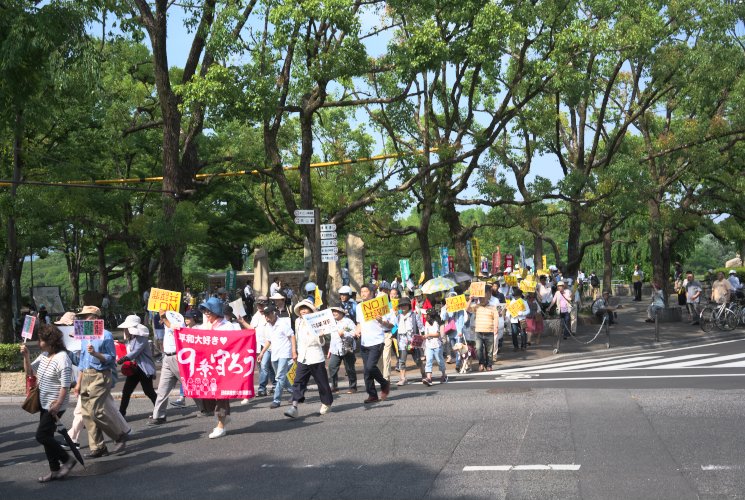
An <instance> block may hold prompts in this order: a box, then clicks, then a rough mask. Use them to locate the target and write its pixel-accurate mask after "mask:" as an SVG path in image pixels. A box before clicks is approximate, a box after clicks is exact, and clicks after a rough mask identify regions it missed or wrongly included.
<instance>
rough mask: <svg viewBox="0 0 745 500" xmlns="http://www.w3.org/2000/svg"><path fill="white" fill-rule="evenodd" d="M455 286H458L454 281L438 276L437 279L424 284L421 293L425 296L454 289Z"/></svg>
mask: <svg viewBox="0 0 745 500" xmlns="http://www.w3.org/2000/svg"><path fill="white" fill-rule="evenodd" d="M457 285H458V284H457V283H456V282H455V281H453V280H450V279H447V278H444V277H442V276H440V277H439V278H434V279H431V280H429V281H428V282H426V283H425V284H424V286H422V292H424V293H426V294H430V293H437V292H444V291H446V290H450V289H451V288H454V287H456V286H457Z"/></svg>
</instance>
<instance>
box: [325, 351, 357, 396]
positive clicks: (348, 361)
mask: <svg viewBox="0 0 745 500" xmlns="http://www.w3.org/2000/svg"><path fill="white" fill-rule="evenodd" d="M342 361H344V370H345V371H346V372H347V379H348V380H349V388H350V389H357V372H355V371H354V364H355V362H356V361H357V358H356V357H355V355H354V353H353V352H350V353H349V354H346V355H344V356H338V355H336V354H332V355H331V356H330V357H329V377H330V378H331V387H332V388H333V389H334V390H336V389H338V388H339V367H340V366H341V363H342Z"/></svg>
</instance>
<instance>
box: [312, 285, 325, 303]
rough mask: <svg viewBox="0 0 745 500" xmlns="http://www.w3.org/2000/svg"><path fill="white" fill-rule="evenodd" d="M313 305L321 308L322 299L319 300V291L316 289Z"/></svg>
mask: <svg viewBox="0 0 745 500" xmlns="http://www.w3.org/2000/svg"><path fill="white" fill-rule="evenodd" d="M313 305H314V306H316V307H321V306H322V305H323V299H322V298H321V290H319V289H318V287H316V293H315V295H313Z"/></svg>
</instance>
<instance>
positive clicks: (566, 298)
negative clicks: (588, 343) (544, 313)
mask: <svg viewBox="0 0 745 500" xmlns="http://www.w3.org/2000/svg"><path fill="white" fill-rule="evenodd" d="M593 274H595V273H593ZM590 279H592V277H591V278H590ZM556 288H557V290H556V293H555V294H554V298H553V299H552V300H551V303H550V304H549V306H548V307H549V309H550V308H552V307H553V306H554V304H555V305H556V307H557V308H558V310H559V318H561V324H562V335H563V337H564V339H567V338H568V337H569V335H570V334H571V333H572V327H571V313H572V292H570V291H569V290H567V289H566V286H565V284H564V282H563V281H559V282H558V283H557V284H556Z"/></svg>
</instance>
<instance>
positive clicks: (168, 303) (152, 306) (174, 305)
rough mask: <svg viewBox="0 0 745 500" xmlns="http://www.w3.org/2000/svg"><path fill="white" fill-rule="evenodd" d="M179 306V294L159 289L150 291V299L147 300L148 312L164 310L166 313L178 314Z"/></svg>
mask: <svg viewBox="0 0 745 500" xmlns="http://www.w3.org/2000/svg"><path fill="white" fill-rule="evenodd" d="M180 304H181V292H172V291H170V290H161V289H160V288H151V289H150V298H148V299H147V310H148V311H153V312H158V311H160V310H161V309H164V310H166V311H176V312H178V310H179V305H180Z"/></svg>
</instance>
